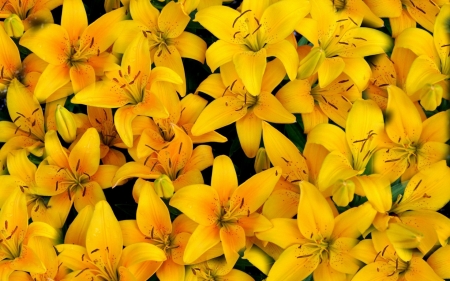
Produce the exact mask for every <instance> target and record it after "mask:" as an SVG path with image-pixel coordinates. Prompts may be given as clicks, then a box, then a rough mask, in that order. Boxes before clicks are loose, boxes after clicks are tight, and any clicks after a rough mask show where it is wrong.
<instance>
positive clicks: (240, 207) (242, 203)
mask: <svg viewBox="0 0 450 281" xmlns="http://www.w3.org/2000/svg"><path fill="white" fill-rule="evenodd" d="M242 206H244V198H242V200H241V205H240V206H239V209H242Z"/></svg>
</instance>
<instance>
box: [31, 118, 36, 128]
mask: <svg viewBox="0 0 450 281" xmlns="http://www.w3.org/2000/svg"><path fill="white" fill-rule="evenodd" d="M35 125H36V119H35V120H33V122H31V127H34V126H35Z"/></svg>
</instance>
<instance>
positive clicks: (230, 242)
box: [220, 224, 245, 264]
mask: <svg viewBox="0 0 450 281" xmlns="http://www.w3.org/2000/svg"><path fill="white" fill-rule="evenodd" d="M220 240H221V241H222V246H223V252H224V254H225V258H226V260H227V263H228V264H234V263H235V262H236V261H237V260H238V259H239V252H240V251H241V250H243V249H244V248H245V232H244V229H243V228H242V227H241V226H240V225H237V224H231V225H228V226H225V227H222V228H221V229H220Z"/></svg>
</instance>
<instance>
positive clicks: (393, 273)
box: [387, 270, 397, 276]
mask: <svg viewBox="0 0 450 281" xmlns="http://www.w3.org/2000/svg"><path fill="white" fill-rule="evenodd" d="M396 272H397V270H394V272H392V273H391V274H388V275H387V276H392V275H394V274H395V273H396Z"/></svg>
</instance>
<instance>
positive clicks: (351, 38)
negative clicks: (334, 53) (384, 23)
mask: <svg viewBox="0 0 450 281" xmlns="http://www.w3.org/2000/svg"><path fill="white" fill-rule="evenodd" d="M361 38H362V39H361ZM340 42H345V43H348V45H347V44H344V45H342V46H344V47H343V50H342V51H341V52H339V55H340V56H343V57H350V58H354V57H365V56H371V55H376V54H381V53H386V52H388V51H389V50H391V49H392V46H393V42H392V39H391V38H390V36H388V35H387V34H385V33H383V32H380V31H378V30H375V29H372V28H367V27H360V28H353V29H350V30H349V31H347V32H346V33H345V34H344V35H343V36H342V38H341V40H340Z"/></svg>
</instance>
